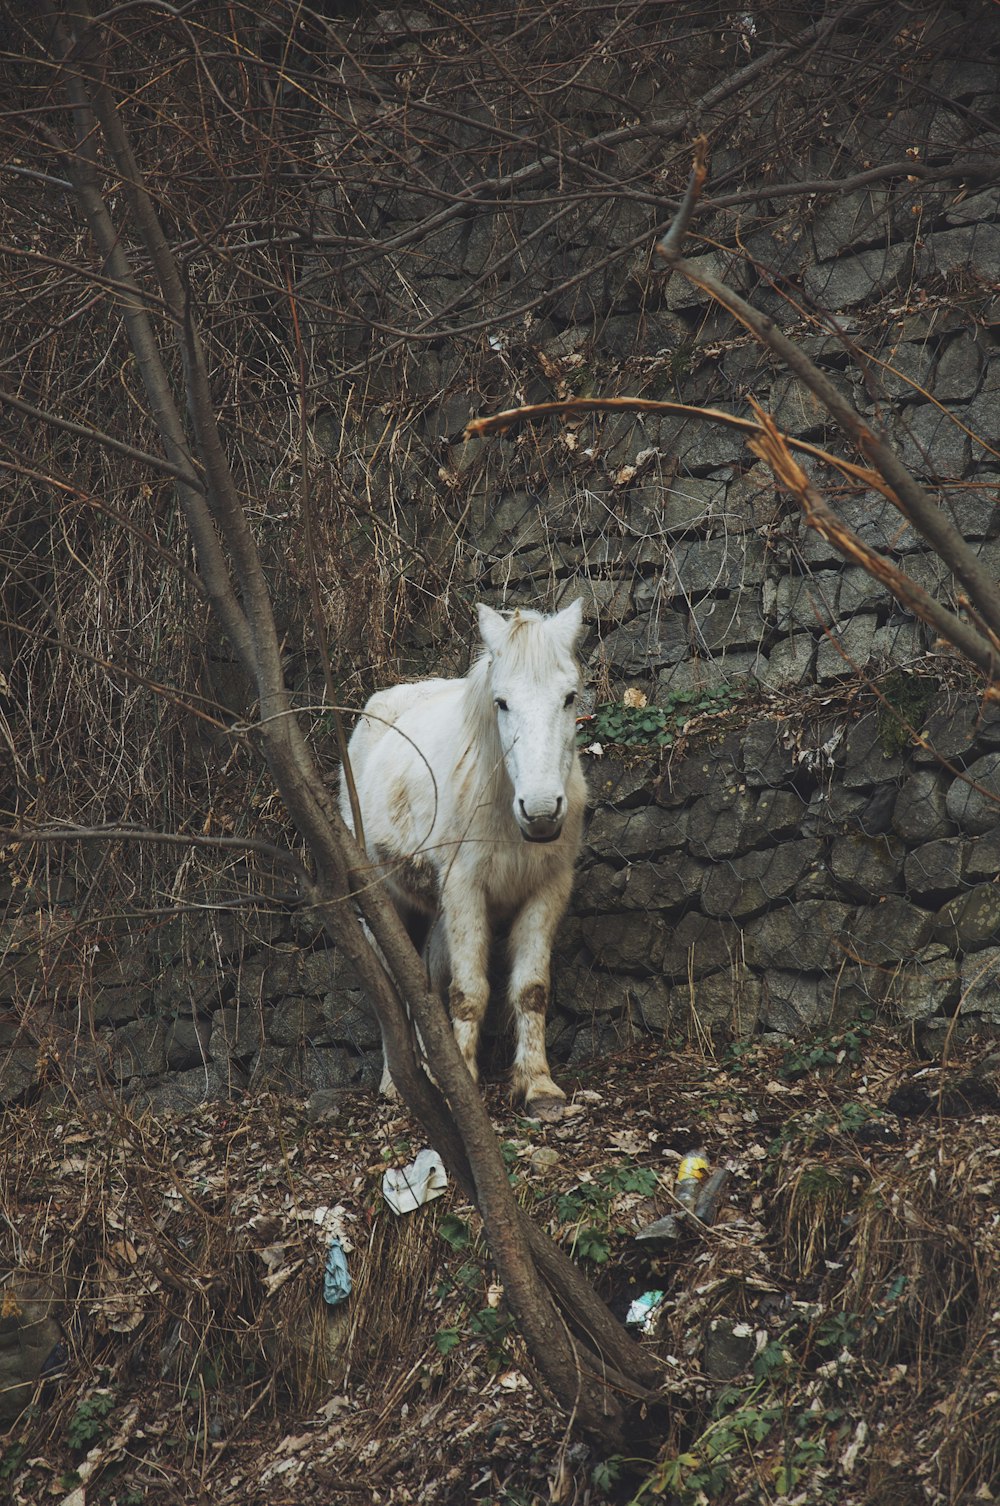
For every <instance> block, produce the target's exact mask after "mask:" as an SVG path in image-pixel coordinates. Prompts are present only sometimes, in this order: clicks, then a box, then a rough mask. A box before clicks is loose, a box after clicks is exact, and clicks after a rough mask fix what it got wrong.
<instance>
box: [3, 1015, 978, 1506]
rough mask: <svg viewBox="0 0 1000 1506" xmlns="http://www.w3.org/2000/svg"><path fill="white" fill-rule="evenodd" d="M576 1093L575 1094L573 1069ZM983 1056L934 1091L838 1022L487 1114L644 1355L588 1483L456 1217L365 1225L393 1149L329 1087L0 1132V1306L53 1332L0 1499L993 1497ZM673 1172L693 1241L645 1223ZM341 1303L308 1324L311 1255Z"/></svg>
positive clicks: (382, 1113) (680, 1502) (418, 1215)
mask: <svg viewBox="0 0 1000 1506" xmlns="http://www.w3.org/2000/svg"><path fill="white" fill-rule="evenodd" d="M581 1070H582V1069H581ZM998 1085H1000V1056H997V1055H996V1054H995V1053H994V1052H992V1051H991V1048H990V1046H989V1045H988V1044H978V1045H977V1043H976V1042H975V1041H967V1042H964V1043H962V1044H956V1045H955V1046H954V1047H953V1050H952V1056H951V1058H950V1061H949V1064H948V1066H947V1068H944V1067H941V1066H940V1065H935V1064H929V1063H927V1062H924V1061H918V1060H916V1059H915V1058H914V1057H913V1056H912V1055H911V1053H910V1052H909V1051H908V1049H907V1048H906V1047H904V1046H901V1045H900V1043H899V1041H898V1039H896V1038H895V1037H894V1036H893V1035H892V1034H891V1033H890V1032H889V1031H881V1030H879V1029H877V1028H874V1027H870V1028H868V1029H867V1030H866V1031H865V1032H864V1036H863V1038H862V1039H861V1040H855V1042H854V1046H853V1048H852V1050H851V1051H848V1052H846V1053H845V1052H839V1051H836V1050H829V1051H815V1052H812V1053H795V1052H789V1050H788V1049H787V1048H785V1049H784V1050H782V1048H780V1047H777V1046H774V1047H772V1046H765V1045H755V1046H751V1047H746V1046H744V1047H741V1048H740V1049H738V1050H737V1049H735V1048H734V1049H731V1050H729V1051H724V1050H720V1051H719V1053H718V1054H717V1055H714V1056H713V1055H711V1054H706V1052H705V1050H704V1043H701V1044H700V1045H699V1047H698V1049H691V1048H690V1047H686V1046H678V1047H676V1048H670V1047H667V1046H666V1045H663V1044H661V1043H654V1042H647V1043H645V1044H644V1045H642V1046H640V1047H637V1048H635V1049H634V1050H631V1051H629V1052H627V1053H623V1054H621V1055H620V1056H616V1057H612V1058H610V1059H604V1060H602V1061H601V1062H600V1063H599V1064H594V1066H593V1068H592V1070H591V1071H590V1072H589V1073H588V1072H587V1071H586V1070H583V1075H581V1076H578V1078H577V1079H576V1082H575V1085H574V1084H573V1083H572V1082H570V1083H567V1086H568V1087H569V1088H570V1089H571V1090H572V1089H573V1088H574V1086H575V1091H571V1098H572V1109H573V1112H572V1113H571V1114H569V1115H567V1116H566V1117H565V1118H563V1119H562V1120H561V1121H560V1122H559V1123H556V1124H548V1123H543V1122H538V1121H534V1120H528V1119H525V1118H523V1117H521V1116H520V1115H518V1114H517V1113H516V1112H515V1111H514V1109H513V1108H512V1106H511V1104H510V1102H509V1099H508V1098H507V1095H506V1093H505V1092H504V1090H503V1089H502V1088H501V1087H500V1086H499V1085H492V1086H489V1087H488V1088H487V1094H488V1099H489V1104H490V1109H491V1113H492V1115H493V1118H494V1123H495V1125H496V1127H497V1131H498V1135H499V1137H500V1140H501V1145H502V1150H503V1154H504V1158H505V1161H506V1164H507V1167H508V1171H509V1174H510V1176H511V1180H512V1182H513V1183H514V1185H515V1187H516V1189H517V1193H518V1197H519V1199H520V1200H521V1201H522V1203H523V1204H524V1206H525V1207H526V1208H527V1209H528V1210H529V1211H530V1212H531V1214H532V1216H533V1217H535V1218H536V1219H537V1220H538V1221H539V1222H540V1223H542V1224H543V1225H544V1226H545V1227H546V1228H547V1229H548V1230H549V1231H550V1232H551V1233H552V1235H553V1236H554V1237H555V1238H556V1239H558V1240H560V1241H561V1242H562V1243H564V1244H565V1245H566V1247H567V1248H569V1249H570V1250H572V1251H573V1252H574V1253H575V1255H576V1258H577V1259H579V1260H580V1261H581V1263H582V1264H583V1265H584V1266H585V1268H586V1269H587V1271H588V1273H589V1274H590V1275H591V1277H592V1279H593V1280H594V1282H595V1285H596V1286H597V1288H598V1290H599V1291H600V1293H601V1294H602V1295H603V1296H604V1297H605V1299H606V1300H607V1301H608V1303H609V1305H610V1306H611V1308H612V1310H613V1311H614V1312H615V1313H616V1314H617V1315H618V1316H619V1317H620V1318H621V1319H622V1320H624V1317H625V1314H626V1312H627V1311H628V1309H629V1307H630V1306H631V1304H632V1303H633V1302H635V1301H636V1299H637V1298H641V1297H642V1295H643V1293H650V1292H653V1293H662V1294H663V1295H662V1297H661V1298H659V1299H658V1300H657V1301H656V1302H655V1304H654V1306H653V1313H654V1316H653V1320H652V1321H651V1322H650V1323H649V1324H648V1325H646V1326H645V1328H644V1330H643V1340H642V1342H643V1343H644V1344H648V1345H649V1346H651V1348H652V1349H653V1350H654V1352H655V1353H656V1354H657V1356H658V1357H659V1359H660V1361H661V1365H662V1376H663V1380H662V1392H663V1399H664V1401H665V1403H666V1405H665V1407H664V1408H663V1409H662V1412H657V1413H656V1416H655V1418H653V1416H652V1414H651V1416H650V1418H648V1419H647V1420H646V1422H645V1424H642V1423H641V1422H640V1424H639V1428H638V1432H637V1438H636V1443H635V1446H634V1449H633V1451H632V1454H631V1456H630V1457H629V1458H628V1459H604V1458H601V1457H600V1456H599V1455H598V1454H597V1453H596V1452H595V1451H594V1450H593V1449H592V1448H591V1447H590V1446H589V1445H588V1444H587V1443H586V1442H584V1441H581V1440H580V1439H579V1438H578V1437H576V1436H574V1434H573V1432H572V1430H571V1428H570V1427H569V1425H568V1423H567V1419H566V1418H565V1417H563V1416H561V1415H560V1414H558V1413H557V1411H556V1410H555V1408H554V1407H553V1406H552V1405H551V1403H550V1401H549V1399H548V1398H547V1397H546V1396H545V1394H544V1390H543V1388H542V1383H541V1381H540V1379H539V1377H538V1376H537V1374H536V1372H535V1370H534V1367H533V1366H532V1363H531V1360H530V1357H529V1356H528V1355H527V1353H526V1352H525V1350H524V1347H523V1345H522V1344H521V1341H520V1339H519V1336H518V1333H517V1327H516V1323H515V1322H514V1320H513V1318H512V1316H511V1314H510V1312H509V1310H508V1309H507V1305H506V1301H505V1298H504V1293H503V1289H502V1287H501V1286H500V1285H499V1283H498V1282H497V1280H496V1276H495V1272H494V1270H493V1268H492V1266H491V1264H490V1261H489V1256H488V1252H487V1250H486V1248H485V1245H484V1242H483V1239H482V1235H481V1231H480V1227H479V1222H478V1218H477V1216H476V1214H475V1210H474V1209H473V1208H472V1207H470V1206H469V1205H467V1204H465V1203H463V1202H462V1200H461V1196H460V1194H459V1193H458V1192H457V1191H456V1190H455V1189H454V1188H453V1187H450V1188H449V1189H448V1190H447V1191H446V1192H445V1194H444V1195H443V1196H442V1197H441V1198H439V1199H438V1200H437V1201H436V1202H434V1203H432V1204H429V1205H427V1206H422V1207H419V1208H417V1209H416V1210H415V1211H413V1212H412V1213H409V1214H407V1215H406V1216H405V1217H404V1218H397V1217H396V1216H394V1215H393V1214H391V1213H390V1212H389V1211H388V1209H387V1208H386V1206H385V1204H384V1202H383V1199H382V1196H381V1185H382V1179H383V1176H384V1173H385V1171H386V1170H387V1169H391V1168H402V1167H404V1166H406V1165H408V1164H409V1163H411V1162H412V1160H413V1158H414V1156H415V1154H416V1153H417V1151H419V1150H420V1149H421V1148H422V1142H421V1138H420V1132H419V1128H418V1126H417V1125H416V1124H414V1123H413V1122H412V1121H411V1120H410V1119H409V1117H408V1116H407V1115H406V1114H405V1113H401V1112H400V1110H399V1108H398V1107H395V1106H387V1105H384V1104H382V1103H381V1102H379V1101H378V1100H376V1099H375V1098H374V1097H372V1096H369V1095H365V1094H358V1095H356V1096H354V1097H348V1098H345V1099H344V1101H343V1104H342V1105H341V1108H340V1110H339V1112H338V1113H337V1114H336V1115H334V1116H329V1115H326V1116H324V1117H322V1118H320V1119H317V1118H315V1117H313V1116H311V1115H310V1113H309V1110H308V1106H307V1105H306V1104H304V1103H302V1102H297V1101H292V1100H288V1099H279V1098H277V1097H273V1096H266V1097H260V1098H256V1099H254V1098H249V1097H248V1098H246V1099H244V1100H243V1101H242V1102H241V1104H240V1107H239V1110H238V1111H237V1110H236V1109H235V1108H234V1107H233V1106H231V1105H227V1106H224V1107H223V1106H219V1105H214V1106H207V1107H203V1108H200V1109H197V1110H194V1111H192V1112H191V1113H189V1114H187V1115H185V1116H183V1117H179V1118H170V1117H164V1118H162V1119H156V1120H154V1119H153V1118H151V1117H150V1116H149V1115H148V1114H143V1113H141V1112H139V1111H137V1110H133V1109H131V1108H129V1107H128V1106H125V1105H123V1104H121V1103H120V1102H117V1101H114V1100H112V1099H110V1098H108V1099H107V1100H105V1101H95V1102H94V1104H93V1105H92V1106H90V1107H88V1108H86V1109H85V1108H84V1107H83V1106H82V1105H81V1104H80V1103H79V1102H78V1101H76V1100H72V1099H69V1100H67V1101H66V1102H63V1103H61V1104H60V1103H57V1102H53V1103H51V1104H48V1105H41V1104H34V1105H31V1106H26V1107H20V1108H15V1109H11V1110H8V1111H7V1112H6V1114H5V1115H4V1116H3V1120H2V1122H0V1134H2V1137H3V1156H2V1161H0V1164H2V1168H3V1169H2V1172H0V1198H2V1201H0V1244H2V1248H3V1260H4V1271H5V1272H7V1273H9V1274H8V1275H7V1277H6V1280H5V1282H4V1298H5V1303H4V1311H5V1312H6V1311H8V1309H11V1310H12V1304H14V1303H15V1299H16V1293H17V1291H18V1289H19V1288H18V1283H19V1282H22V1281H24V1280H27V1279H28V1278H30V1279H32V1280H34V1281H35V1282H42V1283H44V1284H46V1285H47V1287H48V1289H49V1290H50V1291H51V1292H52V1293H53V1294H54V1297H55V1301H56V1310H57V1311H58V1313H59V1315H60V1320H61V1330H62V1341H61V1343H60V1345H59V1346H57V1352H55V1363H54V1364H48V1366H47V1369H46V1370H45V1371H44V1372H43V1375H42V1377H41V1380H40V1382H39V1385H38V1388H37V1390H36V1393H35V1398H34V1401H33V1402H32V1404H31V1405H30V1406H29V1407H28V1408H27V1410H26V1411H24V1412H22V1413H21V1415H20V1417H19V1418H18V1419H17V1420H16V1421H15V1422H14V1423H13V1424H12V1425H11V1427H10V1428H9V1431H8V1432H7V1433H6V1434H0V1480H2V1481H3V1489H4V1491H5V1492H6V1495H7V1498H9V1499H10V1501H11V1502H12V1503H14V1506H22V1503H27V1502H34V1501H37V1500H39V1499H43V1498H49V1497H51V1498H52V1499H57V1500H65V1501H66V1502H67V1503H68V1506H88V1503H96V1502H105V1503H107V1506H130V1503H133V1502H136V1501H138V1500H142V1501H144V1502H145V1501H148V1502H154V1503H155V1502H158V1501H163V1502H168V1501H169V1502H177V1501H178V1500H183V1501H186V1502H187V1501H190V1502H195V1501H198V1500H208V1499H211V1500H212V1501H213V1502H219V1503H233V1506H236V1503H243V1502H254V1501H261V1502H264V1501H266V1502H268V1503H269V1506H282V1503H285V1502H287V1503H292V1502H295V1503H296V1506H300V1503H301V1506H308V1503H310V1502H317V1503H319V1502H323V1503H329V1502H331V1501H341V1500H343V1501H349V1502H355V1501H356V1502H359V1503H368V1502H371V1503H373V1506H375V1503H379V1506H382V1503H385V1506H394V1503H409V1502H421V1503H424V1502H426V1503H429V1506H431V1503H441V1506H452V1503H455V1506H457V1503H459V1502H461V1503H466V1502H476V1501H481V1502H484V1503H485V1502H494V1501H495V1502H505V1503H509V1506H530V1503H535V1502H539V1503H541V1502H557V1501H558V1502H580V1503H585V1502H594V1503H596V1506H599V1503H601V1502H603V1501H616V1502H630V1501H639V1502H646V1501H656V1500H664V1501H668V1502H671V1503H675V1506H701V1503H702V1502H720V1503H732V1506H736V1503H742V1502H755V1503H756V1502H761V1503H763V1502H765V1501H766V1502H774V1501H779V1500H787V1501H789V1502H793V1501H809V1502H820V1503H822V1502H827V1501H828V1502H831V1503H833V1502H836V1503H837V1506H853V1503H857V1506H868V1503H871V1506H874V1503H875V1502H880V1503H881V1502H890V1503H891V1502H897V1501H898V1502H900V1503H904V1502H906V1503H909V1502H927V1503H931V1506H937V1503H945V1502H948V1503H951V1502H964V1501H969V1502H977V1501H989V1500H992V1499H993V1496H992V1495H991V1494H990V1491H991V1489H992V1484H993V1482H995V1481H996V1480H997V1478H998V1477H1000V1326H998V1323H997V1313H998V1311H1000V1260H998V1258H997V1257H998V1254H1000V1249H998V1246H1000V1192H998V1185H1000V1183H998V1177H1000V1096H998V1093H997V1088H998ZM695 1150H699V1151H701V1152H703V1154H704V1156H705V1158H706V1159H707V1161H708V1163H709V1165H710V1167H711V1168H713V1169H725V1170H726V1171H728V1173H729V1177H728V1181H727V1182H726V1184H725V1194H724V1196H723V1198H722V1201H721V1203H720V1206H719V1208H718V1211H717V1216H716V1218H715V1222H714V1223H713V1224H712V1225H711V1227H703V1226H696V1225H694V1224H692V1223H691V1222H690V1221H689V1220H687V1221H685V1220H684V1219H683V1217H682V1220H681V1227H680V1230H679V1234H678V1237H676V1238H673V1239H671V1240H670V1241H669V1242H667V1243H666V1244H660V1245H656V1244H653V1245H645V1244H644V1243H643V1242H641V1241H637V1239H636V1235H637V1234H638V1233H639V1232H640V1231H641V1230H642V1229H643V1228H644V1227H647V1226H648V1225H650V1224H651V1223H652V1222H654V1221H655V1220H657V1219H665V1218H666V1217H667V1216H668V1215H673V1214H676V1212H677V1210H678V1206H679V1205H678V1202H677V1199H676V1197H675V1195H674V1187H675V1178H676V1173H677V1170H678V1166H679V1164H680V1162H681V1160H682V1158H683V1157H685V1156H687V1155H688V1154H689V1153H691V1152H693V1151H695ZM334 1238H338V1239H340V1240H341V1241H342V1244H343V1249H344V1251H345V1252H346V1253H347V1258H348V1262H349V1267H350V1273H351V1278H352V1284H353V1289H352V1292H351V1295H350V1297H349V1299H348V1300H347V1301H345V1302H343V1303H341V1304H340V1305H338V1306H336V1307H329V1306H328V1305H327V1304H325V1303H324V1301H323V1277H324V1267H325V1262H326V1258H327V1253H328V1249H329V1246H330V1242H331V1240H332V1239H334Z"/></svg>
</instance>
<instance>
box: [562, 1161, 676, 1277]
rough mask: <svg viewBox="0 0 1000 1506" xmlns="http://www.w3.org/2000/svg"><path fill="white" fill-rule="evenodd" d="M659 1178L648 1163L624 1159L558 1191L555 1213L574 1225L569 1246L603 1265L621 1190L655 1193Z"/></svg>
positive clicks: (645, 1194)
mask: <svg viewBox="0 0 1000 1506" xmlns="http://www.w3.org/2000/svg"><path fill="white" fill-rule="evenodd" d="M658 1186H659V1178H658V1177H657V1175H656V1172H655V1171H652V1170H651V1169H650V1168H649V1167H648V1166H635V1165H632V1164H631V1163H627V1162H626V1163H623V1164H622V1165H620V1166H610V1167H606V1168H605V1170H604V1171H599V1172H598V1173H597V1176H596V1177H595V1178H594V1180H593V1181H592V1182H581V1183H579V1184H578V1185H577V1186H576V1187H571V1188H570V1189H569V1191H567V1192H563V1193H560V1194H559V1197H558V1199H557V1201H556V1217H557V1218H558V1220H559V1222H560V1223H563V1224H571V1225H574V1226H575V1227H574V1229H573V1235H572V1239H571V1241H570V1248H571V1250H572V1252H573V1254H574V1255H576V1256H578V1257H579V1258H580V1259H582V1260H591V1261H593V1262H594V1264H595V1265H603V1264H604V1263H605V1261H607V1260H608V1259H609V1258H610V1255H611V1242H610V1236H611V1234H612V1232H613V1231H612V1228H611V1210H612V1206H613V1204H614V1200H615V1197H616V1196H617V1195H618V1194H619V1193H623V1192H626V1193H638V1194H639V1196H641V1197H652V1195H653V1193H654V1192H655V1191H656V1189H657V1187H658Z"/></svg>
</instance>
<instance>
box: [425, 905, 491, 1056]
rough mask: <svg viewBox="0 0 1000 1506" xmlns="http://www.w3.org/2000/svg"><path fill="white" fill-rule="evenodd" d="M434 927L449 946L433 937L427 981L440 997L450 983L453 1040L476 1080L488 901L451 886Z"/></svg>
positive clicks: (485, 986) (486, 991) (486, 987)
mask: <svg viewBox="0 0 1000 1506" xmlns="http://www.w3.org/2000/svg"><path fill="white" fill-rule="evenodd" d="M438 927H440V928H441V930H443V933H444V935H443V939H444V942H445V944H446V947H447V952H446V954H445V953H444V952H443V951H442V950H441V947H440V943H441V936H440V933H439V934H438V935H436V936H432V938H431V943H432V945H431V959H430V960H431V982H432V985H433V986H434V987H436V988H437V989H438V991H439V992H440V993H441V994H442V995H443V993H444V984H445V982H447V984H448V1009H449V1012H450V1014H451V1023H452V1029H453V1030H454V1032H455V1040H456V1041H457V1042H458V1049H459V1050H460V1051H461V1053H462V1056H463V1058H464V1060H465V1065H466V1066H467V1067H468V1069H469V1072H470V1073H471V1075H472V1080H473V1082H478V1081H479V1064H478V1061H477V1054H478V1050H479V1035H480V1032H481V1030H482V1026H483V1020H484V1018H485V1016H486V1006H487V1005H488V1003H489V1001H490V984H489V956H490V928H489V916H488V914H487V910H486V897H485V895H484V894H483V893H482V892H481V891H480V890H479V889H477V888H476V887H475V886H474V885H471V886H470V885H466V886H465V887H464V888H460V887H459V886H458V885H453V886H451V892H448V891H446V892H445V895H444V897H443V903H442V907H441V917H440V919H439V922H438Z"/></svg>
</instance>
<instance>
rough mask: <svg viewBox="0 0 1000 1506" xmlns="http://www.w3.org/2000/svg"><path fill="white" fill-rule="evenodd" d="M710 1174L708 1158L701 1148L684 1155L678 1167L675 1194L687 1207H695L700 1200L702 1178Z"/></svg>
mask: <svg viewBox="0 0 1000 1506" xmlns="http://www.w3.org/2000/svg"><path fill="white" fill-rule="evenodd" d="M707 1175H708V1158H707V1157H706V1155H705V1153H704V1152H703V1151H700V1150H695V1151H692V1152H691V1154H690V1155H687V1156H684V1157H683V1159H682V1160H681V1163H680V1165H679V1166H678V1168H677V1185H676V1187H675V1188H674V1194H675V1196H676V1198H677V1201H678V1202H679V1203H683V1204H684V1207H685V1208H691V1209H693V1208H694V1205H695V1203H696V1202H697V1201H698V1193H699V1191H700V1189H701V1182H702V1178H703V1177H705V1176H707Z"/></svg>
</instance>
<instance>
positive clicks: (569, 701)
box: [563, 690, 576, 706]
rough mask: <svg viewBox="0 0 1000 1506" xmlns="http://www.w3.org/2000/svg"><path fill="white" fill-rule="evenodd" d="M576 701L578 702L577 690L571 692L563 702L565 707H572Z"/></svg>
mask: <svg viewBox="0 0 1000 1506" xmlns="http://www.w3.org/2000/svg"><path fill="white" fill-rule="evenodd" d="M575 700H576V691H575V690H571V691H570V693H569V695H568V696H567V697H566V699H565V700H564V701H563V705H564V706H572V705H573V703H574V702H575Z"/></svg>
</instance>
